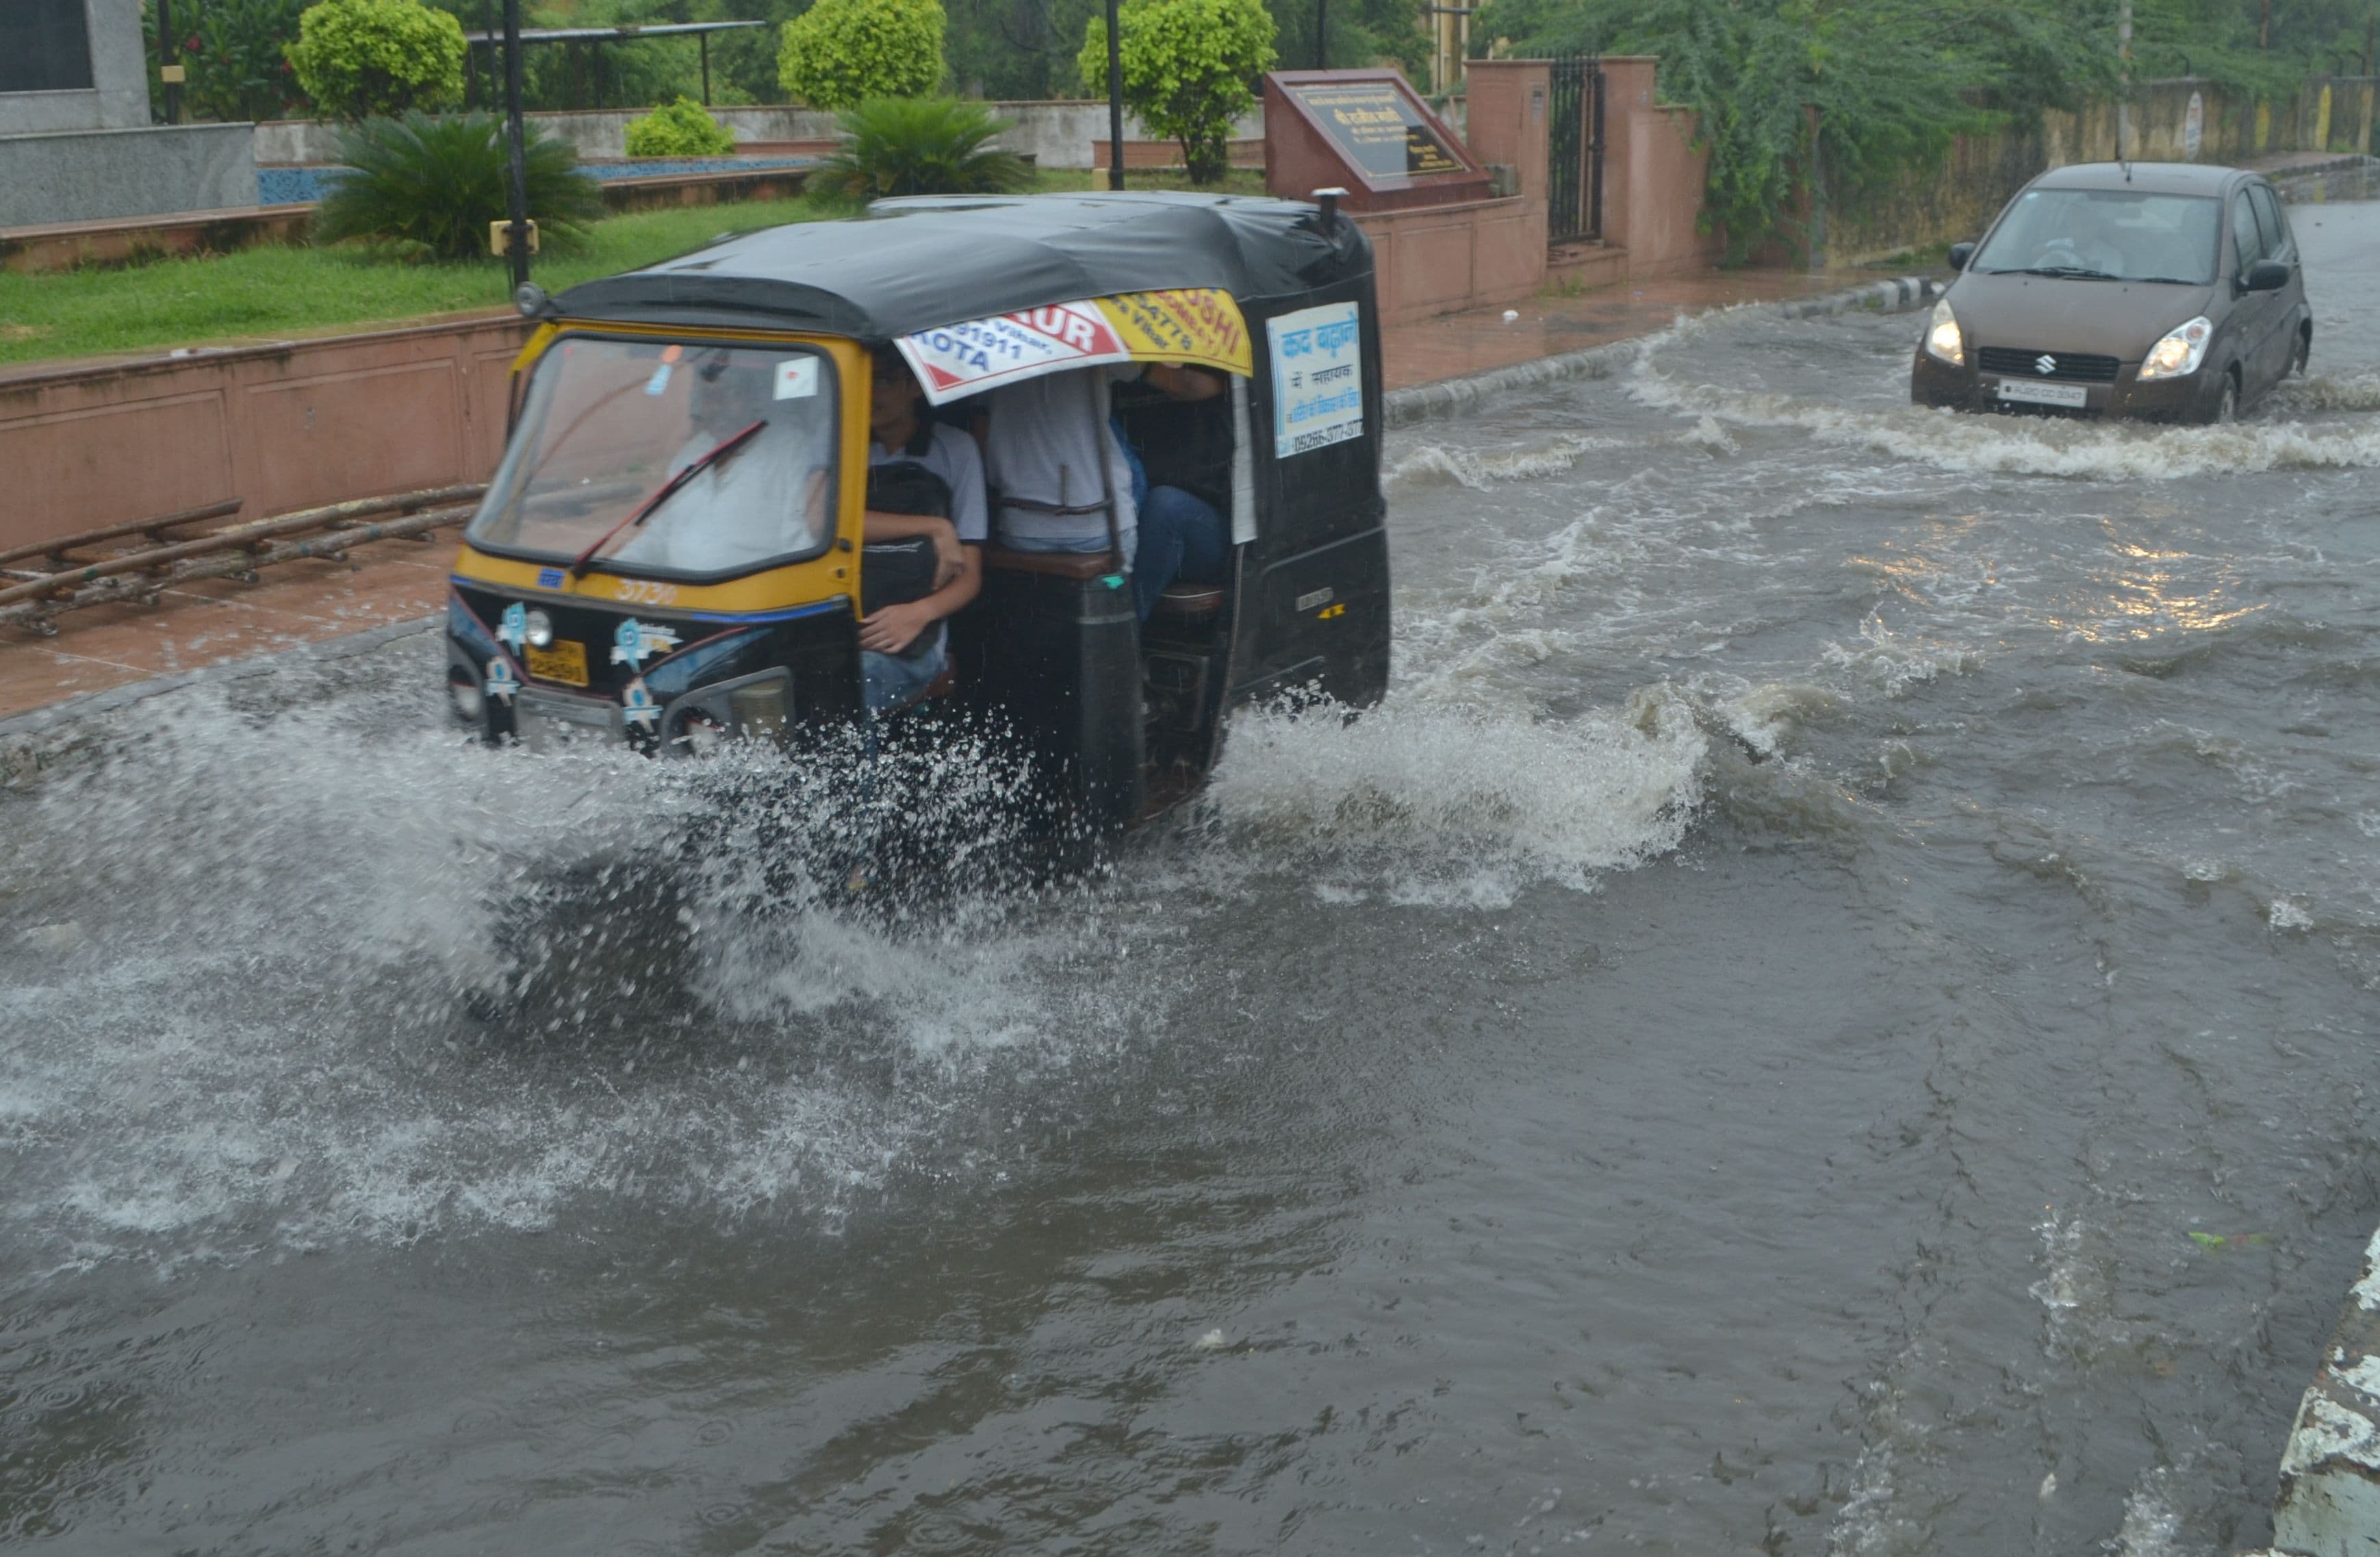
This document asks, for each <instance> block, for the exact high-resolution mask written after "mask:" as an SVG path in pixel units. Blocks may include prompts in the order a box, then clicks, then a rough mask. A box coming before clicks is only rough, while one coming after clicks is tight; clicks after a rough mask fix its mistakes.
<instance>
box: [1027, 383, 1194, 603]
mask: <svg viewBox="0 0 2380 1557" xmlns="http://www.w3.org/2000/svg"><path fill="white" fill-rule="evenodd" d="M1144 375H1145V378H1146V382H1147V383H1148V384H1149V385H1150V386H1151V387H1153V388H1155V389H1157V390H1159V391H1160V392H1161V393H1163V394H1165V395H1168V396H1170V397H1171V398H1172V399H1175V400H1185V401H1195V400H1211V399H1213V398H1214V397H1215V396H1217V395H1220V394H1222V393H1223V381H1222V379H1221V378H1220V377H1219V376H1217V375H1215V374H1213V373H1209V372H1207V371H1204V370H1202V369H1198V368H1192V367H1188V366H1186V365H1184V364H1180V363H1172V362H1150V363H1147V364H1142V363H1136V362H1133V363H1120V364H1117V365H1115V366H1112V367H1106V368H1089V369H1081V370H1077V371H1074V372H1067V373H1050V374H1046V375H1044V376H1042V377H1040V378H1035V379H1027V380H1026V381H1025V382H1024V383H1013V384H1007V385H1004V386H1002V387H1001V388H999V389H996V390H994V391H992V393H991V395H990V396H989V399H990V427H989V429H988V431H987V432H986V436H985V441H984V468H985V474H986V475H987V476H988V477H989V478H990V482H991V489H992V491H993V492H995V493H998V494H999V496H998V502H999V506H1000V540H1001V544H1002V545H1003V546H1006V547H1008V548H1010V549H1011V550H1013V551H1019V552H1105V551H1109V550H1111V549H1112V550H1115V551H1117V552H1120V553H1123V565H1124V566H1125V567H1126V568H1128V569H1129V570H1130V571H1131V574H1132V581H1133V604H1134V606H1135V609H1136V610H1137V611H1138V612H1139V614H1140V619H1141V620H1142V621H1144V622H1145V621H1147V620H1148V614H1149V612H1150V611H1151V610H1152V609H1153V608H1154V607H1155V606H1156V604H1157V601H1158V597H1159V596H1160V595H1162V594H1163V593H1164V592H1165V587H1166V586H1167V585H1168V584H1171V583H1172V582H1173V580H1174V579H1175V578H1197V579H1214V578H1221V577H1222V575H1223V572H1224V570H1225V568H1226V566H1228V564H1229V560H1230V553H1231V541H1230V537H1229V534H1228V533H1227V531H1226V530H1225V528H1224V525H1223V517H1222V516H1221V515H1220V513H1218V512H1217V511H1216V510H1215V506H1214V505H1212V504H1210V503H1208V502H1207V501H1206V500H1205V499H1204V498H1201V497H1199V496H1197V495H1196V494H1195V493H1190V492H1187V491H1184V489H1183V488H1181V487H1178V486H1159V487H1150V488H1147V491H1146V493H1145V494H1144V493H1141V492H1140V491H1139V490H1138V489H1139V488H1141V487H1142V486H1144V485H1145V482H1144V481H1143V480H1141V478H1140V473H1139V465H1138V462H1137V460H1136V459H1135V457H1134V456H1133V453H1132V450H1131V448H1130V447H1129V446H1128V445H1127V444H1125V443H1124V441H1123V438H1122V437H1121V436H1119V435H1118V433H1117V432H1116V428H1115V419H1114V415H1113V409H1112V406H1111V400H1110V391H1111V386H1112V385H1114V384H1116V383H1124V382H1128V381H1130V380H1132V379H1135V378H1142V377H1144Z"/></svg>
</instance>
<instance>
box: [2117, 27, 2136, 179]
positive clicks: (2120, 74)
mask: <svg viewBox="0 0 2380 1557" xmlns="http://www.w3.org/2000/svg"><path fill="white" fill-rule="evenodd" d="M2131 139H2132V0H2117V5H2116V160H2117V161H2118V162H2122V161H2123V160H2124V152H2125V149H2126V148H2127V147H2128V146H2129V145H2130V144H2131Z"/></svg>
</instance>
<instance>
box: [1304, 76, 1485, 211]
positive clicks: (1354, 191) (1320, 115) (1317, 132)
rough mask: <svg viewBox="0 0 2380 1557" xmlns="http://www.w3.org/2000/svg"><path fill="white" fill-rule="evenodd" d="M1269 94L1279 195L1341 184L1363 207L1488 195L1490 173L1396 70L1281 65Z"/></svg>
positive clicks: (1348, 199) (1352, 204)
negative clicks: (1302, 68) (1284, 66)
mask: <svg viewBox="0 0 2380 1557" xmlns="http://www.w3.org/2000/svg"><path fill="white" fill-rule="evenodd" d="M1264 98H1265V187H1266V188H1267V189H1269V190H1270V191H1271V192H1272V193H1274V194H1276V195H1281V196H1285V197H1287V198H1289V199H1292V200H1305V199H1307V198H1309V197H1310V196H1311V195H1312V194H1313V192H1314V191H1315V190H1316V189H1324V188H1329V187H1331V186H1337V187H1340V188H1342V189H1345V190H1346V191H1347V197H1346V201H1345V203H1346V204H1347V205H1348V206H1349V207H1350V208H1351V209H1354V210H1357V211H1367V210H1368V211H1379V210H1389V209H1392V208H1396V207H1402V206H1410V205H1434V204H1440V203H1444V202H1448V201H1470V200H1485V199H1486V198H1488V170H1487V169H1486V168H1484V167H1482V166H1480V164H1479V162H1478V160H1477V159H1476V158H1475V157H1473V156H1472V154H1471V152H1470V150H1469V148H1467V147H1465V146H1464V145H1463V142H1462V141H1461V140H1459V139H1457V137H1456V136H1455V134H1454V132H1453V131H1452V130H1451V129H1450V128H1447V126H1446V123H1445V121H1444V120H1442V119H1440V118H1439V116H1437V115H1435V114H1433V113H1431V112H1430V111H1429V109H1428V108H1427V107H1426V106H1425V105H1424V104H1423V103H1422V101H1421V99H1420V98H1419V97H1418V96H1416V95H1415V92H1414V90H1413V88H1412V86H1411V85H1410V84H1408V83H1407V82H1406V80H1405V79H1404V78H1403V76H1401V75H1399V74H1398V73H1397V72H1396V71H1394V70H1276V71H1274V72H1272V73H1271V74H1269V75H1268V76H1267V77H1265V90H1264Z"/></svg>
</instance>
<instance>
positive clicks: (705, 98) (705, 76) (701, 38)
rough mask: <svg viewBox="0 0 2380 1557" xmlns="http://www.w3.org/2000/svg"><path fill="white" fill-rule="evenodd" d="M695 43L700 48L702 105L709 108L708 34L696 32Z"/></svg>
mask: <svg viewBox="0 0 2380 1557" xmlns="http://www.w3.org/2000/svg"><path fill="white" fill-rule="evenodd" d="M694 38H695V42H696V43H699V44H700V45H701V46H702V105H703V106H704V107H705V108H708V107H710V33H708V32H698V33H696V34H695V35H694Z"/></svg>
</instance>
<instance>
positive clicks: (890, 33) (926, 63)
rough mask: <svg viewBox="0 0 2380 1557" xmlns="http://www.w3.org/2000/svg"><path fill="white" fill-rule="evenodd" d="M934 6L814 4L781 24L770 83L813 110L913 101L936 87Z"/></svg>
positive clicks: (938, 57)
mask: <svg viewBox="0 0 2380 1557" xmlns="http://www.w3.org/2000/svg"><path fill="white" fill-rule="evenodd" d="M943 28H944V18H943V15H942V7H941V0H818V4H817V5H815V6H811V7H810V8H809V9H808V10H807V11H804V12H803V13H802V14H801V15H800V16H798V17H795V18H794V19H793V20H791V21H789V22H787V23H785V31H784V43H783V45H782V46H781V47H780V48H779V49H778V51H777V79H778V81H779V82H780V83H781V84H782V85H783V87H784V89H785V91H788V92H790V93H792V94H793V95H794V96H795V97H796V98H798V99H800V100H801V101H802V102H804V103H808V104H809V105H810V106H811V107H813V108H829V109H843V108H856V107H858V106H859V105H860V104H861V103H865V102H867V101H868V99H870V98H876V97H917V96H920V95H922V94H924V93H926V92H929V91H934V90H936V89H937V88H939V87H940V86H941V84H942V31H943Z"/></svg>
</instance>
